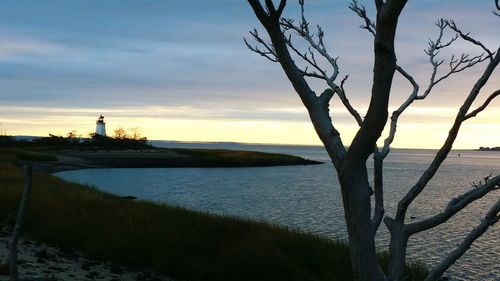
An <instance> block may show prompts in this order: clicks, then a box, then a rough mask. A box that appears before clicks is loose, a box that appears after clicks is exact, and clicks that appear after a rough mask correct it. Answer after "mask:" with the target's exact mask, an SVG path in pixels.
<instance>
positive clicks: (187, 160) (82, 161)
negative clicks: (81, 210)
mask: <svg viewBox="0 0 500 281" xmlns="http://www.w3.org/2000/svg"><path fill="white" fill-rule="evenodd" d="M39 152H42V153H43V154H46V155H49V156H51V157H53V158H54V157H55V160H52V161H47V160H45V161H44V160H38V159H34V160H30V159H28V160H20V161H19V162H20V163H21V164H23V165H31V166H33V168H34V170H36V171H40V172H45V173H56V172H62V171H71V170H80V169H99V168H232V167H234V168H241V167H272V166H290V165H292V166H293V165H318V164H323V163H322V162H319V161H314V160H308V159H304V158H301V157H298V156H292V155H286V154H274V153H264V152H256V151H240V150H225V149H184V148H182V149H161V148H155V149H151V150H47V151H39Z"/></svg>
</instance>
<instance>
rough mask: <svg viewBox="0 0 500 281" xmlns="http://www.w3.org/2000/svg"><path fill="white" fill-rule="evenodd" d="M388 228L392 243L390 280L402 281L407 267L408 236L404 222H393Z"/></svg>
mask: <svg viewBox="0 0 500 281" xmlns="http://www.w3.org/2000/svg"><path fill="white" fill-rule="evenodd" d="M387 226H388V228H389V231H390V232H391V243H390V245H389V253H390V260H389V280H390V281H400V280H403V276H404V275H403V274H404V269H405V265H406V246H407V245H408V234H407V233H406V231H405V229H404V227H403V223H402V222H397V221H391V222H389V223H388V225H387Z"/></svg>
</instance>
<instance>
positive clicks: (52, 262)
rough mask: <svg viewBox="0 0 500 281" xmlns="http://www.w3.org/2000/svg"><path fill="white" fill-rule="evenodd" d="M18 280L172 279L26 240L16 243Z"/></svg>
mask: <svg viewBox="0 0 500 281" xmlns="http://www.w3.org/2000/svg"><path fill="white" fill-rule="evenodd" d="M8 236H9V233H7V232H6V231H4V230H2V231H1V232H0V264H1V265H0V281H8V280H10V278H9V275H8V265H6V264H5V263H6V262H7V259H8V241H9V238H8ZM18 249H19V253H18V260H19V266H18V271H19V278H20V280H50V281H59V280H68V281H69V280H71V281H80V280H82V281H83V280H85V281H87V280H101V281H129V280H130V281H132V280H144V281H147V280H150V281H153V280H155V281H175V280H174V279H171V278H169V277H167V276H165V275H162V274H159V273H157V272H153V271H150V270H140V271H138V270H133V269H130V268H127V267H124V266H120V265H116V264H113V263H110V262H103V261H99V260H96V259H92V258H90V257H86V256H84V255H82V254H78V253H65V252H63V251H61V250H59V249H58V248H56V247H52V246H49V245H46V244H43V243H38V242H34V241H31V240H27V239H20V241H19V244H18Z"/></svg>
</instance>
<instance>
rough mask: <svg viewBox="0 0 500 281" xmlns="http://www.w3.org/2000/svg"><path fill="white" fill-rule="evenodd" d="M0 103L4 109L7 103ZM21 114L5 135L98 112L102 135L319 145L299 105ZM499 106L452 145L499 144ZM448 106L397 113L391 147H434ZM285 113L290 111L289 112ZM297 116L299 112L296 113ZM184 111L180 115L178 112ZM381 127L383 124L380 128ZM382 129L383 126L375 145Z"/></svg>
mask: <svg viewBox="0 0 500 281" xmlns="http://www.w3.org/2000/svg"><path fill="white" fill-rule="evenodd" d="M0 109H3V110H4V111H5V110H8V109H7V107H4V108H2V107H0ZM11 110H15V111H17V112H21V114H22V115H23V116H13V117H11V118H6V117H0V124H2V126H1V129H3V130H6V131H7V134H9V135H34V136H47V135H48V134H49V133H50V134H54V135H62V136H65V135H66V134H67V133H68V132H70V131H72V130H76V131H77V132H78V134H80V135H82V136H84V137H86V136H88V134H89V133H93V132H94V131H95V120H96V118H97V117H98V114H100V113H103V114H104V116H105V117H106V122H107V131H108V135H112V134H113V130H115V129H117V128H119V127H121V128H125V129H130V128H134V127H139V128H140V129H141V132H142V134H143V135H144V136H146V137H147V138H148V139H150V140H172V141H200V142H241V143H261V144H289V145H321V143H320V140H319V138H318V137H317V135H316V133H315V131H314V128H313V126H312V124H311V123H310V122H309V120H308V119H307V114H306V112H305V110H300V109H297V108H290V109H286V108H284V109H281V110H274V109H271V110H263V111H262V112H258V110H257V109H256V110H257V112H254V114H253V115H255V116H259V115H260V114H262V115H269V112H273V114H275V113H276V112H277V113H276V114H277V115H272V116H268V117H266V118H261V119H259V118H255V116H250V117H248V118H234V116H232V115H233V113H234V112H232V111H236V113H234V114H235V115H238V114H239V113H238V112H237V111H238V110H229V112H232V113H231V116H224V115H223V114H222V115H221V113H220V112H216V113H211V112H208V111H207V112H204V113H200V112H198V114H197V115H196V114H191V116H190V113H191V112H197V109H193V108H173V109H172V108H166V107H147V108H128V107H127V108H122V109H113V110H106V109H89V110H86V109H82V108H78V109H71V108H68V109H51V108H36V107H25V108H23V107H17V108H15V109H12V108H11ZM498 112H500V110H499V108H495V107H492V108H489V109H488V110H487V111H484V112H483V113H481V114H480V116H478V118H477V119H476V120H469V121H467V122H466V123H464V124H463V125H462V129H461V131H460V134H459V136H458V138H457V140H456V142H455V145H454V148H456V149H475V148H478V147H479V146H499V145H500V136H499V134H498V133H497V132H499V131H500V124H498V123H495V121H497V120H498V119H499V117H498ZM452 113H454V109H452V108H435V107H433V108H418V109H416V110H413V111H409V112H408V114H407V115H403V116H402V117H401V120H400V121H399V123H398V124H399V125H398V128H397V133H396V138H395V140H394V142H393V144H392V147H395V148H439V147H440V146H441V145H442V143H443V142H444V140H445V138H446V137H447V134H448V131H449V129H450V127H451V124H452V121H453V115H451V114H452ZM289 114H292V116H290V115H289ZM296 115H297V116H301V117H300V118H299V117H297V116H296ZM338 115H339V116H340V118H335V117H334V120H339V121H338V122H335V125H336V128H337V129H338V130H339V131H340V133H341V137H342V139H343V142H344V145H346V146H347V145H349V143H350V141H351V140H352V138H353V137H354V135H355V134H356V132H357V129H358V127H357V126H355V125H354V123H353V122H351V120H349V118H350V116H347V115H345V116H343V115H342V114H340V113H339V114H338ZM180 116H186V117H184V118H183V117H180ZM386 129H387V128H386ZM386 135H387V132H386V131H385V132H384V134H383V135H382V138H381V139H380V140H379V145H381V144H382V143H383V139H384V138H385V136H386Z"/></svg>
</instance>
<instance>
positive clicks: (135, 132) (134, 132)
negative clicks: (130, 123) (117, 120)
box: [129, 127, 142, 140]
mask: <svg viewBox="0 0 500 281" xmlns="http://www.w3.org/2000/svg"><path fill="white" fill-rule="evenodd" d="M129 132H130V138H131V139H133V140H140V139H141V138H142V130H141V128H139V127H133V128H130V129H129Z"/></svg>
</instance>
